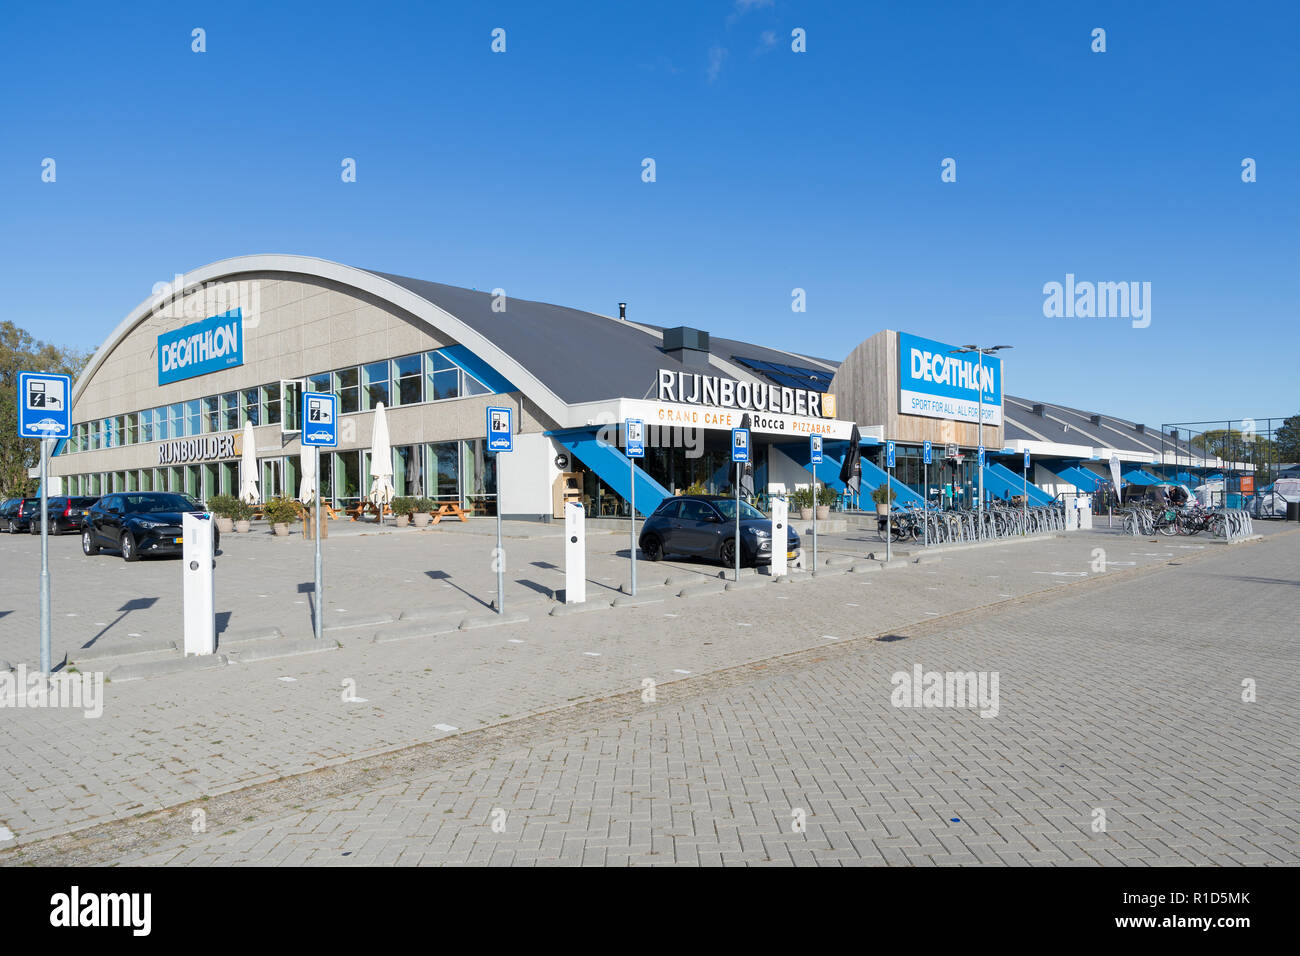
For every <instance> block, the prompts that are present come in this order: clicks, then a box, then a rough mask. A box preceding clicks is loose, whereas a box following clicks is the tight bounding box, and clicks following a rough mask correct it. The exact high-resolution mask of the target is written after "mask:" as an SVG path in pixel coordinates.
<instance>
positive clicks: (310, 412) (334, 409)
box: [302, 392, 339, 641]
mask: <svg viewBox="0 0 1300 956" xmlns="http://www.w3.org/2000/svg"><path fill="white" fill-rule="evenodd" d="M338 443H339V431H338V398H337V397H336V396H334V395H330V394H327V393H325V392H303V393H302V445H303V447H304V448H310V449H312V454H313V455H315V456H316V461H315V465H316V474H315V481H316V487H315V488H313V489H312V512H313V519H312V520H313V523H314V524H315V527H314V528H313V529H312V532H313V535H314V537H315V538H316V588H315V592H314V593H315V599H314V603H315V605H316V607H315V611H314V613H313V614H312V632H313V633H314V634H315V635H316V640H318V641H319V640H320V639H321V635H322V634H323V633H324V630H325V624H324V620H325V565H324V563H323V562H322V560H321V552H320V538H321V512H323V511H324V510H325V509H324V508H322V507H321V505H322V498H323V497H324V496H323V495H322V494H321V487H320V450H321V449H322V448H334V447H336V446H337V445H338Z"/></svg>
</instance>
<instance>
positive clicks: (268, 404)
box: [262, 382, 280, 425]
mask: <svg viewBox="0 0 1300 956" xmlns="http://www.w3.org/2000/svg"><path fill="white" fill-rule="evenodd" d="M262 423H263V424H264V425H278V424H280V383H279V382H272V383H271V384H270V385H263V386H262Z"/></svg>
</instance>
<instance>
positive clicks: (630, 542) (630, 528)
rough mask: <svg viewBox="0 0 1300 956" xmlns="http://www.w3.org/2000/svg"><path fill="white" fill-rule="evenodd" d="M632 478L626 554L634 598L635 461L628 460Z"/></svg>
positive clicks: (633, 459)
mask: <svg viewBox="0 0 1300 956" xmlns="http://www.w3.org/2000/svg"><path fill="white" fill-rule="evenodd" d="M627 463H628V465H630V466H631V471H630V472H629V474H630V475H631V476H632V494H631V497H630V498H629V501H628V524H627V540H628V549H627V553H628V555H629V556H630V557H631V559H632V596H633V597H636V459H635V458H629V459H628V460H627Z"/></svg>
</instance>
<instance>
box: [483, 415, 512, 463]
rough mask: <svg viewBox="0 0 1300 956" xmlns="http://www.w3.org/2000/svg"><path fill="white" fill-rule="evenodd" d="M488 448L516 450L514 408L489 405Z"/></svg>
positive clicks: (492, 449)
mask: <svg viewBox="0 0 1300 956" xmlns="http://www.w3.org/2000/svg"><path fill="white" fill-rule="evenodd" d="M487 443H488V444H487V450H488V451H490V452H498V453H499V452H505V451H514V450H515V429H514V410H513V409H510V408H499V407H494V406H491V405H489V406H488V410H487Z"/></svg>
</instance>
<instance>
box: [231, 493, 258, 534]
mask: <svg viewBox="0 0 1300 956" xmlns="http://www.w3.org/2000/svg"><path fill="white" fill-rule="evenodd" d="M232 511H233V513H232V514H231V517H232V518H234V519H235V532H236V533H237V534H248V532H249V531H250V530H252V527H253V506H252V505H250V504H249V503H248V502H247V501H241V500H240V499H239V498H236V499H235V505H234V508H233V509H232Z"/></svg>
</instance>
